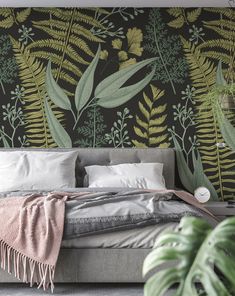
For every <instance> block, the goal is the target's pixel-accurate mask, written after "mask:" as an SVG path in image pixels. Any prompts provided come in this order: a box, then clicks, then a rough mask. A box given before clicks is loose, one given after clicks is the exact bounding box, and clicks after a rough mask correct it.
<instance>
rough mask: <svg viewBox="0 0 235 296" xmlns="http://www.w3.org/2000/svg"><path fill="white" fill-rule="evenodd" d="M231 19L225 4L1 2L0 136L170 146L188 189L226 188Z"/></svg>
mask: <svg viewBox="0 0 235 296" xmlns="http://www.w3.org/2000/svg"><path fill="white" fill-rule="evenodd" d="M234 25H235V11H234V10H233V9H230V8H221V9H219V8H187V9H184V8H164V9H162V8H161V9H158V8H150V9H140V8H113V9H110V8H109V9H103V8H96V9H94V8H93V9H77V8H63V9H61V8H51V9H50V8H49V9H48V8H41V9H40V8H23V9H11V8H2V9H1V10H0V98H1V104H0V110H1V111H0V112H1V117H0V145H1V146H3V147H28V146H30V147H40V148H42V147H43V148H48V147H51V148H52V147H72V146H74V147H175V148H176V149H177V151H178V154H177V159H178V164H179V166H180V167H181V168H182V173H181V174H180V177H181V181H182V182H183V184H184V185H185V187H186V188H187V189H188V190H189V191H193V190H194V189H195V188H196V187H197V186H198V185H206V186H207V187H209V188H210V189H211V191H212V195H213V198H214V199H218V198H219V199H221V200H224V199H231V198H233V197H234V192H235V185H234V175H235V170H234V168H235V157H234V153H233V144H234V143H233V141H234V140H233V139H234V135H235V134H234V130H233V124H234V119H235V118H234V109H233V108H234V106H233V104H231V94H233V89H234V85H233V78H234V73H233V71H232V69H233V67H234V38H235V31H234V29H233V28H234ZM150 58H156V59H152V60H148V59H150ZM89 65H90V66H89ZM228 69H230V71H229V70H228ZM119 70H120V72H118V71H119ZM114 73H115V74H114ZM219 87H220V89H219V91H218V88H219ZM221 89H222V91H221ZM224 89H225V90H226V92H229V96H228V95H227V96H225V97H224V98H223V100H224V101H223V102H222V101H221V93H222V92H223V90H224ZM218 93H219V95H218ZM224 117H225V119H224V120H227V124H229V130H228V129H225V128H223V123H224V122H223V121H222V119H223V118H224ZM224 126H225V125H224ZM218 143H221V144H218Z"/></svg>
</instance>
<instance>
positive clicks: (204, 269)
mask: <svg viewBox="0 0 235 296" xmlns="http://www.w3.org/2000/svg"><path fill="white" fill-rule="evenodd" d="M234 229H235V218H234V217H233V218H229V219H226V220H224V221H223V222H222V223H220V224H219V225H218V226H217V227H216V228H215V229H213V230H212V227H211V225H209V224H208V223H207V222H206V221H205V220H203V219H201V218H195V217H184V218H182V219H181V221H180V224H179V227H178V228H177V229H175V230H167V231H165V232H164V233H162V234H160V236H158V238H157V241H156V244H155V247H154V249H153V251H152V252H151V253H150V254H149V255H148V256H147V257H146V259H145V261H144V265H143V275H144V276H146V275H147V274H148V273H149V272H152V271H154V269H156V268H157V267H160V266H161V270H160V271H155V273H154V274H153V275H152V276H151V277H150V279H148V280H147V282H146V284H145V296H153V295H158V296H162V295H165V294H164V293H165V292H167V291H168V290H169V289H170V288H171V287H172V285H174V284H177V286H176V292H175V294H174V295H176V296H189V295H194V296H199V295H201V294H200V293H201V292H199V290H200V289H201V288H199V285H198V283H201V284H202V289H203V290H204V294H203V295H210V296H218V295H224V296H231V295H234V291H235V282H234V277H235V262H234V257H235V255H234V254H235V243H234ZM166 263H167V264H166ZM218 270H219V273H218Z"/></svg>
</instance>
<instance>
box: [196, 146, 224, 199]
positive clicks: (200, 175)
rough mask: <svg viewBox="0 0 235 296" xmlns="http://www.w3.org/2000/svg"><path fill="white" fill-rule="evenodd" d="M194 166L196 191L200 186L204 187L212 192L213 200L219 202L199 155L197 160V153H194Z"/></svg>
mask: <svg viewBox="0 0 235 296" xmlns="http://www.w3.org/2000/svg"><path fill="white" fill-rule="evenodd" d="M193 166H194V173H193V177H194V190H195V189H196V188H198V187H200V186H204V187H206V188H207V189H208V190H209V191H210V194H211V200H214V201H218V200H219V198H218V194H217V192H216V190H215V188H214V186H213V185H212V184H211V182H210V180H209V179H208V178H207V176H206V175H205V174H204V171H203V165H202V161H201V157H200V154H199V153H198V155H197V158H196V156H195V151H193Z"/></svg>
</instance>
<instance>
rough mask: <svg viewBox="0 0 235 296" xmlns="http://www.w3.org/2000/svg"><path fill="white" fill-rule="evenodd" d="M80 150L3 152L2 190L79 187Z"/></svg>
mask: <svg viewBox="0 0 235 296" xmlns="http://www.w3.org/2000/svg"><path fill="white" fill-rule="evenodd" d="M77 155H78V152H76V151H69V152H67V151H63V152H57V151H54V152H53V151H52V152H49V151H24V150H22V151H0V191H13V190H31V189H32V190H38V189H48V190H54V189H60V188H66V187H67V188H68V187H75V185H76V180H75V163H76V158H77Z"/></svg>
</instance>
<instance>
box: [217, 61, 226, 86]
mask: <svg viewBox="0 0 235 296" xmlns="http://www.w3.org/2000/svg"><path fill="white" fill-rule="evenodd" d="M216 85H218V86H226V85H227V82H226V80H225V79H224V75H223V69H222V62H221V60H220V61H219V63H218V66H217V70H216Z"/></svg>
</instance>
